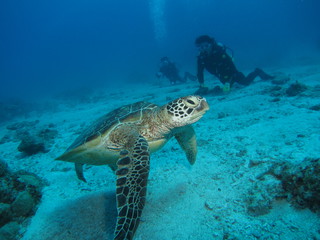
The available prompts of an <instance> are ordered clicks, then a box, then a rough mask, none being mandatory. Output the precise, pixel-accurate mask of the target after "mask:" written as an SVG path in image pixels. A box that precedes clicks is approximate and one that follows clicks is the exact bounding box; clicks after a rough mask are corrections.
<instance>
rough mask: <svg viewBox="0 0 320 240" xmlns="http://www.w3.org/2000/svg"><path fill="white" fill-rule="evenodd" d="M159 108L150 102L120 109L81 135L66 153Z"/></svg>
mask: <svg viewBox="0 0 320 240" xmlns="http://www.w3.org/2000/svg"><path fill="white" fill-rule="evenodd" d="M157 107H158V106H157V105H155V104H153V103H149V102H144V101H140V102H136V103H133V104H128V105H125V106H122V107H119V108H117V109H115V110H113V111H111V112H109V113H107V114H105V115H103V116H102V117H100V118H99V119H98V120H96V121H95V122H94V123H93V124H91V125H90V126H89V127H88V128H86V129H85V130H84V131H83V133H82V134H81V135H79V136H78V137H77V138H76V140H75V141H74V142H73V143H72V144H71V145H70V147H69V148H68V149H67V151H66V152H68V151H70V150H72V149H75V148H77V147H79V146H81V145H82V144H84V143H87V142H90V141H92V140H94V139H96V138H97V137H99V136H101V135H102V134H104V133H106V132H107V131H108V130H109V129H111V128H112V127H113V126H115V125H117V124H119V123H123V122H135V121H137V120H139V119H141V118H140V117H141V114H144V113H146V111H148V112H149V111H153V109H155V108H157Z"/></svg>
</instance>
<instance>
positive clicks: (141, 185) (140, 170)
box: [114, 136, 149, 240]
mask: <svg viewBox="0 0 320 240" xmlns="http://www.w3.org/2000/svg"><path fill="white" fill-rule="evenodd" d="M148 149H149V146H148V142H147V141H146V140H145V139H144V137H142V136H139V137H138V138H136V140H135V141H134V144H133V146H128V147H127V149H125V150H122V151H121V152H120V159H119V160H118V162H117V164H118V170H117V171H116V175H117V192H116V194H117V208H118V218H117V225H116V229H115V234H114V235H115V237H114V239H115V240H130V239H132V238H133V235H134V233H135V230H136V229H137V227H138V225H139V221H140V216H141V213H142V209H143V207H144V204H145V198H146V192H147V181H148V175H149V150H148Z"/></svg>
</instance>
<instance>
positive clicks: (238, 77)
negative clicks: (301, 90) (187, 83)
mask: <svg viewBox="0 0 320 240" xmlns="http://www.w3.org/2000/svg"><path fill="white" fill-rule="evenodd" d="M197 65H198V73H197V77H198V81H199V83H200V84H203V83H204V76H203V71H204V69H206V70H207V71H208V72H209V73H211V74H213V75H214V76H216V77H217V78H218V79H219V80H220V81H221V82H222V83H223V84H225V83H230V85H232V84H233V83H235V82H237V83H239V84H242V85H249V84H250V83H251V82H252V81H253V80H254V79H255V78H256V77H257V76H259V77H260V78H261V79H263V80H267V79H271V78H273V77H272V76H270V75H268V74H266V73H265V72H264V71H262V70H261V69H259V68H256V69H255V71H253V72H251V73H250V74H248V76H247V77H246V76H244V74H243V73H242V72H239V71H238V70H237V68H236V67H235V65H234V63H233V60H232V58H231V57H230V56H229V55H228V54H227V52H226V48H225V47H224V46H219V45H218V44H217V43H214V44H213V46H212V50H211V52H210V53H206V52H202V53H200V54H199V56H198V62H197Z"/></svg>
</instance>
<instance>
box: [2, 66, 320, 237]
mask: <svg viewBox="0 0 320 240" xmlns="http://www.w3.org/2000/svg"><path fill="white" fill-rule="evenodd" d="M269 72H271V73H276V74H280V73H281V74H280V75H282V76H288V77H289V78H290V80H289V81H288V82H286V83H282V84H278V85H277V84H273V83H272V82H271V81H260V80H259V79H257V80H256V81H255V82H254V83H253V84H252V85H250V86H248V87H244V88H242V87H238V88H236V89H233V90H232V91H231V92H230V93H229V94H223V95H219V96H214V95H207V96H205V97H206V99H207V101H208V103H209V105H210V111H209V112H207V113H206V115H205V116H204V117H203V118H202V119H201V120H200V121H198V122H197V123H195V124H194V128H195V131H196V133H197V139H198V158H197V161H196V163H195V164H194V165H193V166H192V167H191V166H189V164H188V161H187V160H186V158H185V155H184V153H183V151H182V150H181V149H180V148H179V146H178V144H177V142H176V140H175V139H172V140H170V141H169V142H168V143H167V144H166V146H165V147H164V148H163V149H162V150H160V151H158V152H156V153H154V154H153V155H152V156H151V172H150V176H149V182H148V193H147V201H146V206H145V209H144V212H143V215H142V222H141V223H140V225H139V228H138V230H137V232H136V234H135V238H134V239H135V240H150V239H152V240H173V239H176V240H178V239H179V240H187V239H192V240H194V239H199V240H200V239H201V240H209V239H221V240H222V239H248V240H250V239H281V240H295V239H297V240H298V239H299V240H300V239H320V216H319V213H316V212H313V211H310V210H309V209H308V208H304V209H299V208H296V207H294V206H293V205H292V204H291V203H290V201H288V200H287V199H286V198H280V197H279V196H280V195H281V188H282V187H281V182H280V181H279V179H277V178H276V177H275V176H274V175H272V174H269V173H270V168H272V166H274V165H275V164H279V163H281V162H287V163H290V164H293V165H294V164H299V163H301V162H302V161H304V160H305V159H306V158H314V159H316V158H319V157H320V124H319V123H320V122H319V120H320V111H319V110H313V109H312V107H313V106H316V105H319V104H320V87H319V86H320V65H308V66H300V67H292V68H282V69H271V70H270V71H269ZM296 81H298V82H299V83H303V84H305V85H306V86H307V89H306V90H305V91H304V92H302V93H300V94H298V95H296V96H287V95H286V93H285V91H286V89H288V88H289V86H290V85H291V84H293V83H296ZM206 83H207V85H208V86H210V87H213V86H214V84H218V82H217V81H216V80H212V79H211V77H209V76H208V79H207V80H206ZM196 89H197V83H196V82H188V83H186V84H182V85H176V86H170V85H169V83H167V82H166V80H164V81H163V82H161V83H159V82H153V83H152V84H151V83H150V84H143V85H131V86H130V85H128V86H122V87H119V88H117V89H115V88H113V89H100V90H97V91H96V92H94V93H92V95H91V96H90V97H87V100H82V101H77V100H76V99H73V100H68V101H65V102H64V101H62V100H53V103H52V104H53V105H54V104H56V105H57V106H56V107H55V108H54V110H52V111H50V110H48V111H43V112H36V113H31V114H30V115H29V116H28V117H25V118H23V119H16V120H15V121H17V122H19V121H34V120H39V123H38V125H37V126H41V125H42V126H45V125H49V124H53V125H54V128H55V129H56V130H57V131H58V136H57V137H56V139H55V140H54V144H53V145H52V146H51V149H50V151H49V152H48V153H42V154H37V155H32V156H29V157H21V154H20V153H19V152H18V151H17V146H18V144H19V142H17V141H9V142H6V143H3V144H1V145H0V151H1V154H0V157H1V158H2V159H3V160H5V161H6V162H7V163H8V165H9V167H10V168H12V169H14V170H18V169H21V168H22V169H25V170H27V171H30V172H33V173H36V174H37V175H39V176H41V177H42V178H44V179H45V180H46V181H47V182H48V186H46V187H45V188H44V190H43V197H42V201H41V204H40V206H39V209H38V211H37V212H36V214H35V216H34V217H33V218H32V220H31V222H30V225H29V226H28V228H27V229H25V234H24V237H23V238H22V239H23V240H31V239H32V240H62V239H63V240H71V239H77V240H91V239H96V240H99V239H112V236H113V228H114V224H115V219H116V208H115V196H114V195H115V176H114V174H113V172H112V171H111V170H110V169H109V168H108V167H107V166H102V167H97V166H86V167H85V176H86V178H87V180H88V182H87V183H84V182H81V181H80V180H78V179H77V177H76V175H75V171H74V169H73V164H71V163H66V162H59V161H54V159H55V158H56V157H57V156H59V155H60V154H61V153H63V152H64V151H65V149H67V147H68V146H69V145H70V144H71V143H72V142H73V141H74V139H75V138H76V137H77V135H78V134H79V133H81V130H82V129H83V128H84V127H86V126H88V125H89V124H90V123H91V122H92V121H93V120H95V119H96V118H98V117H99V116H101V115H103V114H105V113H107V112H109V111H111V110H113V109H115V108H116V107H120V106H122V105H125V104H129V103H133V102H136V101H141V100H144V101H149V102H153V103H156V104H159V105H163V104H165V103H167V102H169V101H171V100H173V99H175V98H177V97H181V96H185V95H190V94H192V93H193V92H194V91H195V90H196ZM51 106H52V105H51ZM8 124H9V123H3V124H2V125H1V126H0V133H1V134H3V135H4V134H8V131H9V130H7V129H6V126H7V125H8ZM319 201H320V199H319Z"/></svg>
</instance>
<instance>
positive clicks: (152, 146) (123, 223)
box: [57, 96, 209, 240]
mask: <svg viewBox="0 0 320 240" xmlns="http://www.w3.org/2000/svg"><path fill="white" fill-rule="evenodd" d="M207 110H209V105H208V103H207V101H206V99H205V98H203V97H200V96H186V97H181V98H178V99H176V100H174V101H172V102H170V103H168V104H166V105H164V106H162V107H160V106H157V105H155V104H153V103H148V102H143V101H142V102H137V103H133V104H129V105H126V106H123V107H120V108H118V109H116V110H113V111H112V112H110V113H108V114H106V115H104V116H102V117H101V118H100V119H98V120H97V121H96V122H95V123H94V124H92V125H91V126H90V127H89V128H87V129H86V130H84V131H83V133H82V134H81V135H80V136H79V137H78V138H77V139H76V140H75V141H74V143H73V144H72V145H71V146H70V147H69V148H68V149H67V151H66V152H65V153H64V154H62V155H61V156H60V157H58V158H57V160H62V161H68V162H74V163H75V166H76V172H77V175H78V177H79V178H80V179H82V180H84V181H85V179H84V176H83V170H82V166H83V164H91V165H104V164H108V165H109V166H110V167H111V168H112V169H113V170H114V171H115V174H116V176H117V181H116V200H117V210H118V217H117V223H116V228H115V235H114V239H115V240H120V239H125V240H130V239H132V238H133V235H134V233H135V230H136V229H137V227H138V224H139V220H140V216H141V213H142V210H143V207H144V204H145V198H146V190H147V179H148V174H149V155H150V153H153V152H155V151H157V150H159V149H160V148H161V147H163V146H164V144H165V143H166V142H168V140H169V139H170V138H172V137H173V136H174V137H175V138H176V139H177V141H178V143H179V145H180V146H181V148H182V149H183V150H184V151H185V153H186V156H187V159H188V161H189V162H190V164H193V163H194V162H195V160H196V154H197V145H196V144H197V143H196V136H195V132H194V130H193V128H192V126H191V125H190V124H192V123H194V122H196V121H198V120H199V119H200V118H201V117H202V116H203V114H205V112H206V111H207Z"/></svg>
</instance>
